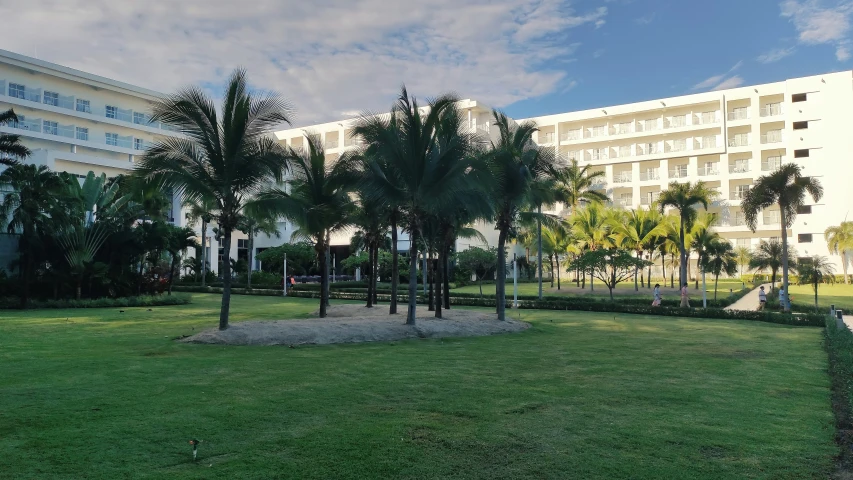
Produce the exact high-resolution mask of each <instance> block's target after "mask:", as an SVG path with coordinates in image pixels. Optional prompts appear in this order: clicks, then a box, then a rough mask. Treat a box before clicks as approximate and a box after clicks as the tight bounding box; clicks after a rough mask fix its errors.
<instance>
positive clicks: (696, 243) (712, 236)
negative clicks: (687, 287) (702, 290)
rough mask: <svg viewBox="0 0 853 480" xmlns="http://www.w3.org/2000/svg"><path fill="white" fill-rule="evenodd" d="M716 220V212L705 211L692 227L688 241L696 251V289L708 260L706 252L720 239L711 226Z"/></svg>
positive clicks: (691, 248)
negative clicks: (703, 266)
mask: <svg viewBox="0 0 853 480" xmlns="http://www.w3.org/2000/svg"><path fill="white" fill-rule="evenodd" d="M716 222H717V216H716V214H713V213H708V212H704V214H702V215H699V216H698V217H697V218H696V221H695V222H693V225H691V227H690V234H689V235H688V242H687V243H688V245H690V250H692V251H695V252H696V277H695V279H696V280H695V281H696V285H695V288H696V290H698V289H699V274H700V273H702V272H703V270H702V265H704V262H705V260H706V259H705V252H706V251H707V249H708V248H709V247H710V246H711V244H713V243H714V242H716V241H718V240H720V234H718V233H717V232H715V231H714V230H713V229H712V228H711V227H712V226H713V225H714V224H715V223H716ZM688 256H689V251H688Z"/></svg>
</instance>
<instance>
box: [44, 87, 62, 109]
mask: <svg viewBox="0 0 853 480" xmlns="http://www.w3.org/2000/svg"><path fill="white" fill-rule="evenodd" d="M43 98H44V100H42V101H43V102H44V103H45V105H53V106H54V107H58V106H59V94H58V93H56V92H47V91H46V92H44V97H43Z"/></svg>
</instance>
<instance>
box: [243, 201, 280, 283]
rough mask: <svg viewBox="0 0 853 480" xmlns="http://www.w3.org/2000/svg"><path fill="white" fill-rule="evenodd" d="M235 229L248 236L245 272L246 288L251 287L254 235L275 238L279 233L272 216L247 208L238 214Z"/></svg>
mask: <svg viewBox="0 0 853 480" xmlns="http://www.w3.org/2000/svg"><path fill="white" fill-rule="evenodd" d="M237 229H238V230H240V231H241V232H243V233H245V234H246V236H247V237H248V241H247V243H248V245H247V247H248V250H249V255H248V257H249V258H248V259H247V260H246V261H247V263H248V264H249V270H248V271H247V272H246V288H247V289H249V290H251V289H252V270H253V266H254V263H255V262H254V260H255V237H257V236H258V235H261V234H264V235H268V236H271V237H275V238H281V233H279V231H278V224H277V223H276V219H275V218H274V217H272V216H267V215H264V214H263V213H261V212H256V211H252V210H251V209H248V210H246V211H244V212H243V214H242V215H240V220H239V221H238V222H237Z"/></svg>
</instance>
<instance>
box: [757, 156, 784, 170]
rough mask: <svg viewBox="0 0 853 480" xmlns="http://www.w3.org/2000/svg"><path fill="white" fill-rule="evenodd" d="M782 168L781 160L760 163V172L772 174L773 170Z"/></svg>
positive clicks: (765, 160)
mask: <svg viewBox="0 0 853 480" xmlns="http://www.w3.org/2000/svg"><path fill="white" fill-rule="evenodd" d="M781 166H782V160H781V159H775V160H771V159H769V158H767V159H764V160H762V161H761V171H762V172H772V171H773V170H776V169H778V168H779V167H781Z"/></svg>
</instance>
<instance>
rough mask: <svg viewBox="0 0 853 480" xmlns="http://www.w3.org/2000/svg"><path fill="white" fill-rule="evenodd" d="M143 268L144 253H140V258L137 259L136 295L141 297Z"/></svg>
mask: <svg viewBox="0 0 853 480" xmlns="http://www.w3.org/2000/svg"><path fill="white" fill-rule="evenodd" d="M144 267H145V252H143V253H142V258H140V259H139V277H138V278H137V280H136V294H137V295H142V269H143V268H144Z"/></svg>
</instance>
